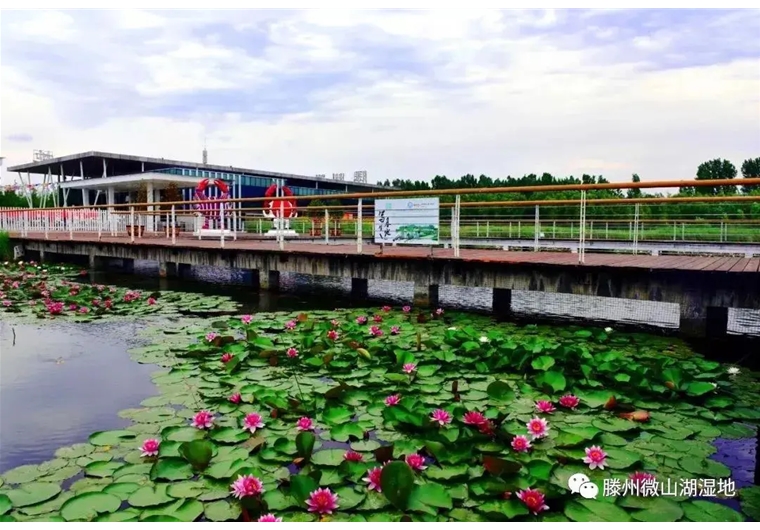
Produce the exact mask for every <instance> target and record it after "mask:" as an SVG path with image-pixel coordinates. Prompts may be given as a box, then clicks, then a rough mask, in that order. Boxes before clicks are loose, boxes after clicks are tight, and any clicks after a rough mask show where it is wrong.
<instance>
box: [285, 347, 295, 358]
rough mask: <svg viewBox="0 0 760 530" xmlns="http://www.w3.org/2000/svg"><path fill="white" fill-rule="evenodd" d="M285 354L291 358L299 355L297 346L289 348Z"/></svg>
mask: <svg viewBox="0 0 760 530" xmlns="http://www.w3.org/2000/svg"><path fill="white" fill-rule="evenodd" d="M285 354H286V355H287V356H288V357H290V358H291V359H294V358H296V357H298V350H297V349H296V348H288V351H287V352H285Z"/></svg>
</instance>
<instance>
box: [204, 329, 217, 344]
mask: <svg viewBox="0 0 760 530" xmlns="http://www.w3.org/2000/svg"><path fill="white" fill-rule="evenodd" d="M216 337H218V335H217V334H216V333H214V332H213V331H209V332H208V333H206V340H207V341H208V342H214V339H215V338H216Z"/></svg>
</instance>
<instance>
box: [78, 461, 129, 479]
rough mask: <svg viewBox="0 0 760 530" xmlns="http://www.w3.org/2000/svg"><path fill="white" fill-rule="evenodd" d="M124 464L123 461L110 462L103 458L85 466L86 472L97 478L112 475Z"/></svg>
mask: <svg viewBox="0 0 760 530" xmlns="http://www.w3.org/2000/svg"><path fill="white" fill-rule="evenodd" d="M123 466H124V463H123V462H109V461H105V460H101V461H98V462H92V463H90V464H87V465H86V466H85V468H84V473H85V475H87V476H89V477H95V478H105V477H112V476H113V474H114V472H115V471H116V470H117V469H119V468H121V467H123Z"/></svg>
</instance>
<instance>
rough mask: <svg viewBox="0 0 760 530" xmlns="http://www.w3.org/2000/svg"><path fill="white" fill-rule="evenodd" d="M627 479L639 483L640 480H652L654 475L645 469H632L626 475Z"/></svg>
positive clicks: (654, 478)
mask: <svg viewBox="0 0 760 530" xmlns="http://www.w3.org/2000/svg"><path fill="white" fill-rule="evenodd" d="M628 479H629V480H630V481H631V482H633V483H634V484H641V483H642V482H647V481H648V482H654V481H655V480H656V477H655V476H654V475H652V474H651V473H647V472H646V471H634V472H633V473H631V474H630V475H628Z"/></svg>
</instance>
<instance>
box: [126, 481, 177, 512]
mask: <svg viewBox="0 0 760 530" xmlns="http://www.w3.org/2000/svg"><path fill="white" fill-rule="evenodd" d="M166 489H167V485H166V484H157V485H155V486H143V487H142V488H140V489H139V490H136V491H135V492H134V493H133V494H132V495H130V496H129V498H128V499H127V502H128V503H129V504H131V505H132V506H134V507H135V508H149V507H151V506H158V505H160V504H165V503H167V502H171V501H172V500H174V499H172V498H171V497H169V495H167V493H166Z"/></svg>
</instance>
